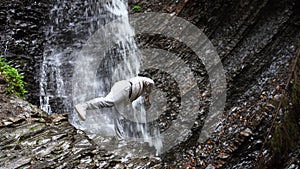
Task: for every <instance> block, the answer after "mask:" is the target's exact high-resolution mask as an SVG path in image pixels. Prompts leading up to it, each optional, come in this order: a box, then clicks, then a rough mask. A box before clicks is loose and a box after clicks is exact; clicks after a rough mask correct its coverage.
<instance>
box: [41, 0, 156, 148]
mask: <svg viewBox="0 0 300 169" xmlns="http://www.w3.org/2000/svg"><path fill="white" fill-rule="evenodd" d="M73 1H74V2H70V1H67V0H57V2H56V5H54V8H53V9H52V10H51V13H50V16H51V17H52V21H53V22H51V24H50V25H49V27H48V29H47V34H46V35H47V42H48V43H49V44H48V45H47V49H46V50H45V52H44V59H43V64H42V67H41V81H40V92H41V93H40V103H41V108H42V109H43V110H45V111H47V112H48V113H50V114H51V113H53V112H55V113H61V112H68V113H69V117H70V119H69V121H70V123H71V124H73V125H74V126H75V127H77V128H80V129H82V130H85V131H87V132H88V133H94V134H101V135H105V136H115V133H116V132H115V129H117V130H121V132H122V133H124V134H123V136H124V137H125V138H127V139H128V138H136V137H138V139H141V140H143V141H147V142H150V145H151V144H156V143H152V142H151V139H150V138H151V137H150V136H149V134H148V133H147V132H146V130H148V126H147V125H143V124H145V122H146V121H147V119H146V111H145V109H144V108H143V106H142V104H141V103H142V100H141V99H138V100H137V101H135V102H133V107H134V109H133V112H132V113H133V114H132V115H131V116H132V117H133V118H132V119H130V120H131V121H134V122H133V123H130V126H124V125H123V126H122V125H120V121H122V120H124V119H125V120H126V117H125V118H124V113H125V112H118V110H116V109H115V108H105V109H101V111H99V110H98V111H88V114H87V119H86V121H82V120H80V119H79V117H78V115H77V113H75V111H74V109H73V105H74V104H77V103H80V102H84V101H87V100H90V99H93V98H95V97H101V96H105V95H106V94H107V93H108V92H109V90H110V88H111V86H112V85H113V84H114V83H115V82H116V81H119V80H123V79H128V78H131V77H134V76H136V75H137V73H138V72H139V70H140V62H139V60H140V59H139V55H140V53H139V50H138V48H137V45H136V43H135V40H134V38H133V37H134V30H133V28H132V27H131V25H130V24H129V18H128V11H127V2H126V1H124V0H111V1H107V2H97V1H95V0H86V1H84V2H82V1H75V0H73ZM77 17H78V18H77ZM53 110H55V111H53ZM135 122H142V124H140V123H135ZM129 128H135V130H137V133H139V136H137V135H135V134H133V135H132V133H131V135H128V134H126V133H127V131H128V129H129ZM140 133H142V136H140ZM155 133H156V134H155V135H156V136H158V135H159V130H158V129H156V130H155ZM156 142H157V143H158V145H159V146H156V147H160V146H161V145H160V143H159V141H157V140H156Z"/></svg>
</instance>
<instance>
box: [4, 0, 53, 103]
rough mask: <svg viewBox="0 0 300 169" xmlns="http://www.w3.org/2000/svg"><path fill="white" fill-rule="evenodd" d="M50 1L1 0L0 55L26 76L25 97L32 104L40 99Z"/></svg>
mask: <svg viewBox="0 0 300 169" xmlns="http://www.w3.org/2000/svg"><path fill="white" fill-rule="evenodd" d="M51 6H52V5H51V1H45V0H42V1H33V0H23V1H21V0H1V1H0V54H1V55H2V56H4V57H5V58H7V59H8V60H11V61H13V64H14V65H15V66H16V67H17V68H18V69H19V71H20V72H21V73H22V74H24V75H25V81H26V83H27V85H26V88H27V90H28V91H29V94H28V95H27V96H26V98H27V99H28V100H29V101H31V102H32V103H34V104H38V99H39V96H38V95H39V87H38V86H39V83H38V81H39V66H40V62H41V61H42V59H41V58H42V56H43V51H44V50H43V49H44V46H43V44H44V42H45V34H44V26H45V25H46V23H48V13H49V10H50V9H51Z"/></svg>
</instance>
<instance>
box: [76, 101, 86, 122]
mask: <svg viewBox="0 0 300 169" xmlns="http://www.w3.org/2000/svg"><path fill="white" fill-rule="evenodd" d="M75 110H76V112H77V113H78V114H79V117H80V118H81V119H82V120H85V119H86V106H85V104H84V103H83V104H77V105H75Z"/></svg>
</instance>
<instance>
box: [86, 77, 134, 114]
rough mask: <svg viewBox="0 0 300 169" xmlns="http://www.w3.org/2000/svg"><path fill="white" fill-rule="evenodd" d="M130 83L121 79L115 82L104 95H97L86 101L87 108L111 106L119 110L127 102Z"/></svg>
mask: <svg viewBox="0 0 300 169" xmlns="http://www.w3.org/2000/svg"><path fill="white" fill-rule="evenodd" d="M130 90H131V84H130V82H129V81H126V80H122V81H118V82H116V83H115V84H114V85H113V87H112V88H111V90H110V92H109V93H108V95H107V96H106V97H98V98H95V99H92V100H89V101H87V102H86V104H87V110H95V109H101V108H104V107H113V106H116V108H117V109H118V110H119V111H121V110H122V109H123V107H124V106H126V105H127V104H129V103H130V102H129V92H130Z"/></svg>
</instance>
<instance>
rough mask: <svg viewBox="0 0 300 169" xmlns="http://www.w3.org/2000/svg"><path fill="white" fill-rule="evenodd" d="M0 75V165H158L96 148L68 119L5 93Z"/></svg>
mask: <svg viewBox="0 0 300 169" xmlns="http://www.w3.org/2000/svg"><path fill="white" fill-rule="evenodd" d="M6 85H7V84H6V83H5V81H4V80H3V78H2V77H1V75H0V92H1V93H0V133H1V134H0V135H1V136H0V168H1V169H12V168H30V169H31V168H113V167H114V168H160V167H161V166H162V165H161V160H160V159H159V158H155V157H140V158H134V159H130V158H124V157H121V156H118V155H115V154H114V153H113V152H108V151H106V150H103V149H100V148H99V146H98V145H97V144H95V143H94V142H93V140H91V139H89V138H88V137H87V135H86V134H85V133H84V132H83V131H80V130H76V129H75V128H74V127H73V126H72V125H70V124H69V122H68V117H67V115H66V114H55V115H51V116H50V115H48V114H46V113H45V112H43V111H41V110H40V109H38V108H37V107H36V106H34V105H32V104H30V103H28V102H26V101H24V100H22V99H19V98H17V97H15V96H11V95H8V94H7V93H6V90H5V89H6Z"/></svg>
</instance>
